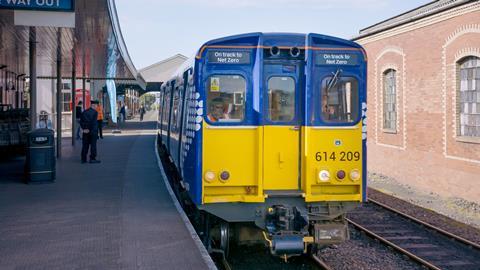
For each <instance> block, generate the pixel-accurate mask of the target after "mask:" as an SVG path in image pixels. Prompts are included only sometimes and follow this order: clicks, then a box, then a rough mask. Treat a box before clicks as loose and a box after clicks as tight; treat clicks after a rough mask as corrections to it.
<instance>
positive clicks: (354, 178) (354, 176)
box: [350, 169, 360, 181]
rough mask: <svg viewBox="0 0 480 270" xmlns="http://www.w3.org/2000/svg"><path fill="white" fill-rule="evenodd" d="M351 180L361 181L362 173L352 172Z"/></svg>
mask: <svg viewBox="0 0 480 270" xmlns="http://www.w3.org/2000/svg"><path fill="white" fill-rule="evenodd" d="M350 179H352V181H358V180H360V172H359V171H358V170H357V169H355V170H352V171H351V172H350Z"/></svg>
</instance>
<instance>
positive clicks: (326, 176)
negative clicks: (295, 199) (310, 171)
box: [318, 170, 330, 182]
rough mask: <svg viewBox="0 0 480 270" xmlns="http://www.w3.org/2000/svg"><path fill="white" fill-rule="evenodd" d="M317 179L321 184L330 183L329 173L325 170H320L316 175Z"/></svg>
mask: <svg viewBox="0 0 480 270" xmlns="http://www.w3.org/2000/svg"><path fill="white" fill-rule="evenodd" d="M318 179H319V180H320V181H322V182H328V181H330V172H328V171H327V170H321V171H320V172H319V173H318Z"/></svg>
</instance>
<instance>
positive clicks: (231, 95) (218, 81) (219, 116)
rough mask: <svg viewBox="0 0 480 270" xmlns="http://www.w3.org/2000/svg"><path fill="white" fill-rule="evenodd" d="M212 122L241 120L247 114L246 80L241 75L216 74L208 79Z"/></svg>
mask: <svg viewBox="0 0 480 270" xmlns="http://www.w3.org/2000/svg"><path fill="white" fill-rule="evenodd" d="M206 88H207V118H208V120H209V121H210V122H212V123H215V122H241V121H243V118H244V115H245V91H246V82H245V79H244V78H243V77H242V76H240V75H214V76H211V77H209V78H208V80H207V86H206Z"/></svg>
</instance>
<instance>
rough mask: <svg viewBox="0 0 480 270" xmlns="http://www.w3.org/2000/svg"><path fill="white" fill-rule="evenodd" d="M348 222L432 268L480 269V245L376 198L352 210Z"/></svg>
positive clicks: (444, 269)
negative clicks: (402, 211)
mask: <svg viewBox="0 0 480 270" xmlns="http://www.w3.org/2000/svg"><path fill="white" fill-rule="evenodd" d="M347 221H348V222H349V223H350V224H352V225H353V226H354V227H355V228H357V229H358V230H360V231H363V232H365V233H366V234H367V235H369V236H370V237H373V238H375V239H377V240H378V241H380V242H382V243H383V244H386V245H387V246H389V247H391V248H393V249H394V250H396V251H398V252H400V253H402V254H404V255H406V256H408V257H409V258H411V259H412V260H414V261H416V262H418V263H420V264H421V265H423V266H425V267H427V268H429V269H435V270H439V269H442V270H447V269H448V270H450V269H453V270H456V269H461V270H474V269H475V270H478V269H480V245H479V244H477V243H474V242H471V241H469V240H467V239H464V238H461V237H459V236H456V235H454V234H452V233H449V232H447V231H444V230H442V229H440V228H437V227H435V226H433V225H431V224H428V223H425V222H423V221H421V220H418V219H416V218H414V217H412V216H409V215H407V214H404V213H401V212H399V211H397V210H395V209H393V208H391V207H389V206H387V205H384V204H382V203H380V202H377V201H375V200H369V201H368V203H367V204H364V205H363V206H362V207H361V208H359V209H358V210H356V211H354V212H352V213H350V214H349V215H348V218H347Z"/></svg>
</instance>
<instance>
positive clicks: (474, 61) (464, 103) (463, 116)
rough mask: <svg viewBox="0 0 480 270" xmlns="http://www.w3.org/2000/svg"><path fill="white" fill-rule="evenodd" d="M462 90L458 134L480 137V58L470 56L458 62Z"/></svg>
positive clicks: (459, 102) (458, 110) (458, 114)
mask: <svg viewBox="0 0 480 270" xmlns="http://www.w3.org/2000/svg"><path fill="white" fill-rule="evenodd" d="M458 65H459V67H460V80H459V81H460V89H459V90H460V91H459V92H458V98H457V116H458V117H457V119H458V122H457V123H458V125H457V126H458V135H459V136H462V137H475V138H480V58H479V57H474V56H469V57H466V58H463V59H462V60H460V61H459V63H458Z"/></svg>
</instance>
